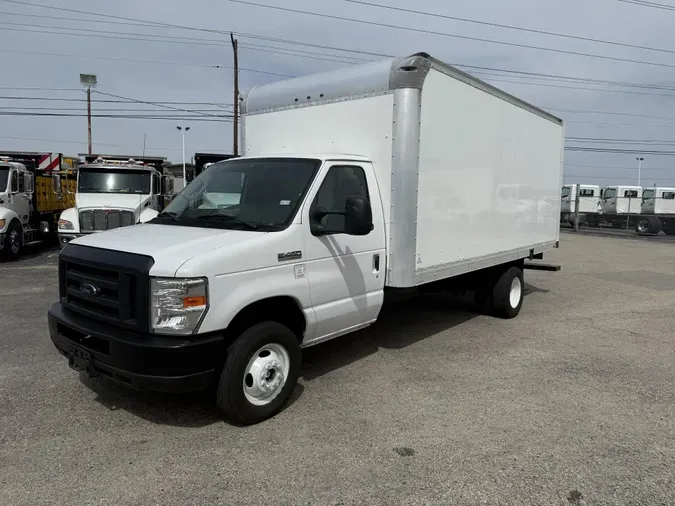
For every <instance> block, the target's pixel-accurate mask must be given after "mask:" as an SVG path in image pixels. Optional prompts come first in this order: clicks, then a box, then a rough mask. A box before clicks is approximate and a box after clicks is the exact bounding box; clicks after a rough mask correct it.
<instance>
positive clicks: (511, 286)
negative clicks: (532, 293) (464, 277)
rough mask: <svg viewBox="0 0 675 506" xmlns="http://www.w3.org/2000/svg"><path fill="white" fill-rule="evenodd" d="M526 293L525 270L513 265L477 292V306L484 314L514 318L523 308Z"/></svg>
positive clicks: (489, 279)
mask: <svg viewBox="0 0 675 506" xmlns="http://www.w3.org/2000/svg"><path fill="white" fill-rule="evenodd" d="M524 293H525V282H524V281H523V270H522V269H521V268H520V267H518V266H515V265H513V266H510V267H508V268H507V269H506V270H503V271H501V272H500V273H499V274H498V275H496V276H495V277H490V278H488V279H486V281H485V284H484V285H483V286H482V287H480V288H479V289H478V290H476V305H477V306H478V309H479V310H480V312H481V313H483V314H488V315H491V316H496V317H498V318H505V319H509V318H514V317H516V316H518V313H520V308H521V307H522V306H523V296H524Z"/></svg>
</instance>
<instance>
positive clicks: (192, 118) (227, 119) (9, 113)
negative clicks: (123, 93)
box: [0, 111, 232, 122]
mask: <svg viewBox="0 0 675 506" xmlns="http://www.w3.org/2000/svg"><path fill="white" fill-rule="evenodd" d="M0 116H20V117H24V116H25V117H30V116H36V117H62V118H86V117H87V114H75V113H48V112H13V111H7V112H4V111H0ZM91 117H92V118H115V119H147V120H167V121H177V120H190V121H215V122H232V118H231V117H228V116H222V117H215V118H202V117H195V116H187V115H183V116H152V115H140V114H136V115H130V114H126V115H123V114H96V113H94V114H92V115H91Z"/></svg>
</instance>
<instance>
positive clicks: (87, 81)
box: [80, 74, 97, 155]
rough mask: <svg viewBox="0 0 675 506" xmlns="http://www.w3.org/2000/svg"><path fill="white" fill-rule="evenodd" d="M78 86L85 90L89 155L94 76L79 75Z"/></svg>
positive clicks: (94, 86)
mask: <svg viewBox="0 0 675 506" xmlns="http://www.w3.org/2000/svg"><path fill="white" fill-rule="evenodd" d="M80 84H81V85H82V86H84V87H85V88H87V131H88V135H87V139H88V144H89V154H90V155H91V89H92V88H96V84H97V80H96V74H80Z"/></svg>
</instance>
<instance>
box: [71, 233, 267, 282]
mask: <svg viewBox="0 0 675 506" xmlns="http://www.w3.org/2000/svg"><path fill="white" fill-rule="evenodd" d="M263 235H266V234H265V233H264V232H250V231H242V230H222V229H213V228H198V227H183V226H173V225H156V224H153V223H146V224H141V225H134V226H132V227H122V228H116V229H113V230H107V231H105V232H99V233H97V234H90V235H86V236H82V237H78V238H77V239H75V240H73V241H72V244H78V245H81V246H91V247H93V248H102V249H110V250H116V251H125V252H128V253H137V254H140V255H147V256H150V257H152V258H154V260H155V267H153V269H152V275H153V276H174V275H175V273H176V271H177V270H178V268H179V267H180V266H181V265H183V264H184V263H185V262H187V261H188V260H190V259H191V258H193V257H195V256H197V255H200V254H203V253H206V252H208V251H212V250H214V249H218V248H223V247H227V246H233V245H235V244H238V243H241V242H244V241H249V240H252V239H254V238H256V237H260V236H263Z"/></svg>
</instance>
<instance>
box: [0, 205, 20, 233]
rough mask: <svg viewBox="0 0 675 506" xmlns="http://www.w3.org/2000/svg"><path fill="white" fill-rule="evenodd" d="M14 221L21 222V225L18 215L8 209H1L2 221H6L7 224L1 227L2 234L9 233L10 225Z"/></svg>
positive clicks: (0, 217)
mask: <svg viewBox="0 0 675 506" xmlns="http://www.w3.org/2000/svg"><path fill="white" fill-rule="evenodd" d="M14 219H16V220H17V221H18V222H19V225H21V220H20V219H19V215H18V214H16V213H15V212H14V211H13V210H12V209H9V208H7V207H0V220H5V224H4V225H3V226H2V227H0V234H4V233H5V232H6V231H7V228H8V227H9V224H10V223H11V222H12V220H14Z"/></svg>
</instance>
